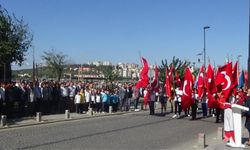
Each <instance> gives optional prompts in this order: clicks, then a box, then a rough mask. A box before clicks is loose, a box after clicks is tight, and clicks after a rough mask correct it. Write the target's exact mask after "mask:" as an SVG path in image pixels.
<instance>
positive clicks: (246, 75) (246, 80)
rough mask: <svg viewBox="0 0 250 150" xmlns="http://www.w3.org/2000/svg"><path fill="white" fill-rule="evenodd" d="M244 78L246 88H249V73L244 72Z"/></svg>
mask: <svg viewBox="0 0 250 150" xmlns="http://www.w3.org/2000/svg"><path fill="white" fill-rule="evenodd" d="M244 77H245V86H246V88H248V72H247V71H244Z"/></svg>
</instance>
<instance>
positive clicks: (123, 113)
mask: <svg viewBox="0 0 250 150" xmlns="http://www.w3.org/2000/svg"><path fill="white" fill-rule="evenodd" d="M140 112H144V111H139V112H135V111H128V112H116V113H112V114H103V115H97V116H95V115H93V116H86V117H79V118H69V119H58V120H57V119H55V120H42V121H41V122H35V119H34V118H33V117H31V118H30V117H29V119H34V123H28V124H20V125H8V123H7V125H6V126H4V127H0V131H2V130H7V129H15V128H22V127H29V126H38V125H45V124H53V123H59V122H68V121H76V120H86V119H93V118H100V117H109V116H118V115H125V114H131V113H140ZM27 120H28V119H27Z"/></svg>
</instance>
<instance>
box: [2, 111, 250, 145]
mask: <svg viewBox="0 0 250 150" xmlns="http://www.w3.org/2000/svg"><path fill="white" fill-rule="evenodd" d="M145 112H146V111H139V112H135V111H134V110H130V111H128V112H116V113H93V115H90V114H76V113H70V117H69V118H68V119H66V116H65V114H53V115H43V116H42V117H41V121H40V122H37V120H36V117H25V118H19V119H7V124H6V125H5V126H1V127H0V132H1V131H4V130H6V129H10V128H15V129H18V128H22V127H29V126H39V125H40V126H41V125H44V124H52V123H58V122H66V121H74V120H81V119H92V118H98V117H109V116H114V115H126V114H135V113H145ZM147 113H148V112H147ZM169 115H172V114H169ZM242 122H244V120H243V121H242ZM219 126H221V127H223V124H222V123H220V125H219ZM205 134H206V135H205V136H206V138H205V141H206V142H205V143H206V146H205V147H203V146H202V145H199V144H198V135H197V140H196V139H194V140H191V141H189V142H188V143H182V144H180V147H178V149H179V148H181V149H184V150H185V149H194V150H198V149H206V150H216V149H225V150H229V149H234V150H241V149H250V147H249V146H246V147H245V148H231V147H228V146H226V142H225V141H223V140H222V139H218V138H219V137H218V135H217V131H214V132H212V133H205ZM242 137H243V138H242V141H243V144H245V143H246V140H247V137H248V132H247V130H246V129H245V127H244V124H243V125H242ZM187 145H189V146H187Z"/></svg>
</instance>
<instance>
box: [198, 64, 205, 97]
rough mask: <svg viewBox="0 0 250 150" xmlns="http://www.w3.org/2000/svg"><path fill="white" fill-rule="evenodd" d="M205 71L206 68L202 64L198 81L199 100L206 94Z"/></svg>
mask: <svg viewBox="0 0 250 150" xmlns="http://www.w3.org/2000/svg"><path fill="white" fill-rule="evenodd" d="M204 73H205V68H204V66H202V67H201V68H200V72H199V75H198V81H197V91H198V92H197V94H198V100H200V99H201V97H202V95H203V94H204V89H205V84H204V81H205V80H204Z"/></svg>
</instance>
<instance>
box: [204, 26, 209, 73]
mask: <svg viewBox="0 0 250 150" xmlns="http://www.w3.org/2000/svg"><path fill="white" fill-rule="evenodd" d="M209 28H210V27H209V26H205V27H203V33H204V49H203V50H204V67H205V68H206V29H209Z"/></svg>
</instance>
